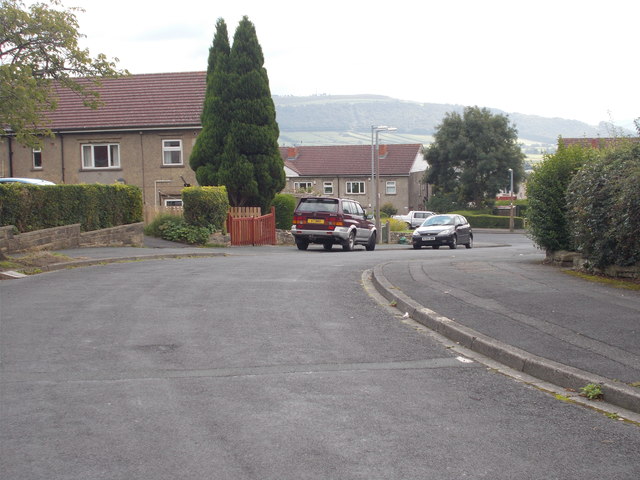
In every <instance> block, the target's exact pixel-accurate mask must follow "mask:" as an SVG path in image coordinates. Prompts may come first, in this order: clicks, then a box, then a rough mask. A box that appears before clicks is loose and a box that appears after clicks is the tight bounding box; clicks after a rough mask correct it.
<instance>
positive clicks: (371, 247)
mask: <svg viewBox="0 0 640 480" xmlns="http://www.w3.org/2000/svg"><path fill="white" fill-rule="evenodd" d="M364 248H366V249H367V251H369V252H370V251H372V250H375V249H376V234H375V233H372V234H371V235H370V236H369V241H368V242H367V244H366V245H365V246H364Z"/></svg>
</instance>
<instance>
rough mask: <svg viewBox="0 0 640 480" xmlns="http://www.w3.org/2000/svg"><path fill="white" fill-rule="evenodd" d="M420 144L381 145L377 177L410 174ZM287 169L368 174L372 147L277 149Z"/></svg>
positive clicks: (320, 173) (310, 173) (319, 173)
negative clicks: (378, 175)
mask: <svg viewBox="0 0 640 480" xmlns="http://www.w3.org/2000/svg"><path fill="white" fill-rule="evenodd" d="M421 148H422V145H420V144H396V145H380V149H381V151H384V150H385V149H386V151H387V154H386V155H384V152H382V153H381V155H380V175H409V172H410V171H411V167H412V166H413V163H414V161H415V159H416V156H417V155H418V153H420V151H421ZM280 156H281V157H282V159H283V160H284V163H285V165H286V166H287V167H289V168H291V169H292V170H293V171H295V172H297V173H298V174H299V175H301V176H333V175H340V176H344V175H371V145H338V146H323V147H314V146H307V147H305V146H300V147H280Z"/></svg>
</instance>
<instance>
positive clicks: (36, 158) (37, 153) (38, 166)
mask: <svg viewBox="0 0 640 480" xmlns="http://www.w3.org/2000/svg"><path fill="white" fill-rule="evenodd" d="M33 169H34V170H42V150H41V149H39V148H34V149H33Z"/></svg>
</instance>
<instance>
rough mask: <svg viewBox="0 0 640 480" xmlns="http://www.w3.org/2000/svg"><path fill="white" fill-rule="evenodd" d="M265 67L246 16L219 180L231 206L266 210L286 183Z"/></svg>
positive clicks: (233, 70) (231, 64) (233, 56)
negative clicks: (225, 188)
mask: <svg viewBox="0 0 640 480" xmlns="http://www.w3.org/2000/svg"><path fill="white" fill-rule="evenodd" d="M217 65H218V64H216V66H217ZM263 65H264V57H263V54H262V48H261V47H260V44H259V43H258V37H257V35H256V30H255V27H254V25H253V23H251V22H250V21H249V19H248V18H247V17H246V16H245V17H243V19H242V20H241V21H240V24H239V25H238V28H237V29H236V32H235V35H234V37H233V46H232V47H231V52H230V54H229V57H228V77H227V80H228V82H227V87H228V89H229V90H228V92H227V93H228V95H229V97H228V99H229V103H228V104H227V105H228V107H229V111H228V112H227V113H228V114H229V119H230V122H229V124H228V125H227V127H228V130H227V134H226V136H225V139H224V151H223V154H222V155H221V162H220V167H219V169H218V171H217V175H216V177H217V178H216V180H217V182H219V184H220V185H225V186H226V187H227V192H228V194H229V202H230V203H231V205H233V206H243V205H252V206H260V207H262V209H263V210H265V209H266V208H268V207H269V206H270V205H271V202H272V201H273V199H274V197H275V195H276V194H277V193H278V192H280V191H281V190H282V189H283V188H284V186H285V182H286V179H285V173H284V164H283V161H282V158H281V157H280V152H279V150H278V137H279V135H280V131H279V128H278V124H277V122H276V109H275V105H274V104H273V99H272V97H271V91H270V88H269V78H268V76H267V71H266V69H265V68H264V66H263ZM214 76H215V75H214Z"/></svg>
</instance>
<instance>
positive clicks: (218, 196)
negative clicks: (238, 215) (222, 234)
mask: <svg viewBox="0 0 640 480" xmlns="http://www.w3.org/2000/svg"><path fill="white" fill-rule="evenodd" d="M182 205H183V209H184V219H185V221H186V222H187V223H188V224H189V225H194V226H196V227H205V228H210V227H213V229H214V230H220V231H222V230H224V224H225V221H226V220H227V212H228V211H229V197H228V196H227V189H226V187H224V186H222V187H186V188H184V189H182Z"/></svg>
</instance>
